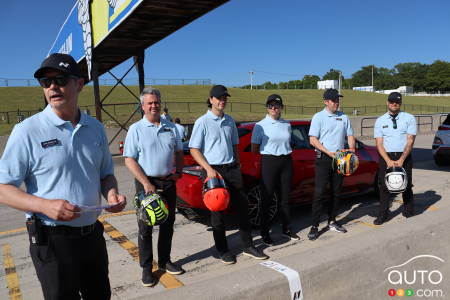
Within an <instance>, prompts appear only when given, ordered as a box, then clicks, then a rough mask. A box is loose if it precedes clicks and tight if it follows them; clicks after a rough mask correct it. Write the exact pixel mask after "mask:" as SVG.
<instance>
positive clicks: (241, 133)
mask: <svg viewBox="0 0 450 300" xmlns="http://www.w3.org/2000/svg"><path fill="white" fill-rule="evenodd" d="M237 130H238V135H239V137H240V138H241V137H243V136H244V135H247V134H248V133H250V131H251V130H250V129H248V128H244V127H239V128H238V129H237Z"/></svg>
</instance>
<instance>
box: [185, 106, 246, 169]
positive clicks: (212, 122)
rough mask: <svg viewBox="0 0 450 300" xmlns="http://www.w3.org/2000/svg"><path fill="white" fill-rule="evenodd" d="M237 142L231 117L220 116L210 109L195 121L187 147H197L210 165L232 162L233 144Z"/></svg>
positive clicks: (235, 130)
mask: <svg viewBox="0 0 450 300" xmlns="http://www.w3.org/2000/svg"><path fill="white" fill-rule="evenodd" d="M237 144H239V136H238V132H237V128H236V124H235V122H234V120H233V118H232V117H230V116H229V115H227V114H224V115H223V117H222V118H220V117H218V116H216V115H215V114H213V113H212V112H211V111H210V110H208V111H207V112H206V114H204V115H203V116H201V117H200V118H198V119H197V120H196V121H195V124H194V128H193V130H192V134H191V139H190V140H189V148H196V149H199V150H200V152H202V154H203V156H205V158H206V160H207V161H208V163H209V164H210V165H223V164H229V163H232V162H234V153H233V146H234V145H237Z"/></svg>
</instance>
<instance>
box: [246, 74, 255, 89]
mask: <svg viewBox="0 0 450 300" xmlns="http://www.w3.org/2000/svg"><path fill="white" fill-rule="evenodd" d="M254 73H255V72H254V71H250V72H248V74H249V75H250V89H251V90H253V74H254Z"/></svg>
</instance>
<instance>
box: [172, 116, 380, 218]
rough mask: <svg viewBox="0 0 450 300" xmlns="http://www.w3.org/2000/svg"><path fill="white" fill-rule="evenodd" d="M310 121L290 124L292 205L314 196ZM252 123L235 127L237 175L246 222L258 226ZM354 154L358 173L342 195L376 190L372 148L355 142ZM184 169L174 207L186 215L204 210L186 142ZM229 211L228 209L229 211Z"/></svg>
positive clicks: (273, 208) (275, 207) (257, 170)
mask: <svg viewBox="0 0 450 300" xmlns="http://www.w3.org/2000/svg"><path fill="white" fill-rule="evenodd" d="M310 124H311V122H310V121H291V126H292V139H291V142H292V149H293V152H292V159H293V162H294V173H293V178H292V191H291V194H290V202H291V204H292V205H300V204H309V203H312V200H313V196H314V161H315V152H314V148H313V147H312V146H311V145H310V144H309V137H308V132H309V126H310ZM254 126H255V123H254V122H252V123H241V124H239V125H238V126H237V127H238V133H239V151H240V157H241V163H242V167H241V172H242V176H243V180H244V186H245V187H246V192H247V196H248V202H249V219H250V222H251V223H252V224H253V225H255V226H258V225H259V224H260V210H259V208H260V201H261V187H260V156H261V155H260V154H254V153H252V152H251V151H250V146H251V142H250V141H251V136H252V130H253V127H254ZM356 154H357V156H358V158H359V167H358V170H357V171H356V172H355V173H354V174H352V175H351V176H348V177H345V178H344V183H343V187H342V195H343V196H348V195H352V194H358V193H364V192H368V191H371V190H373V189H377V170H378V154H377V150H376V148H375V147H373V146H368V145H364V144H363V143H362V142H360V141H358V140H357V141H356ZM184 160H185V168H184V169H183V173H184V174H183V177H182V178H181V179H180V180H178V182H177V207H178V210H179V211H180V212H181V213H183V214H185V215H188V216H191V215H192V212H193V211H196V212H197V213H198V210H207V208H206V207H205V205H204V203H203V201H202V192H201V190H202V182H201V181H200V178H199V176H200V171H201V168H200V166H198V165H196V163H195V161H194V160H193V159H192V157H191V155H190V154H189V148H188V145H187V142H186V143H185V159H184ZM270 207H271V209H270V215H271V217H274V216H275V214H276V213H277V211H278V204H277V201H276V196H275V197H274V199H273V201H272V203H271V206H270ZM232 210H233V208H232V207H230V208H228V211H232Z"/></svg>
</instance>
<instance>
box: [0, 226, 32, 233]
mask: <svg viewBox="0 0 450 300" xmlns="http://www.w3.org/2000/svg"><path fill="white" fill-rule="evenodd" d="M24 231H27V229H26V228H25V227H22V228H17V229H11V230H7V231H1V232H0V235H7V234H11V233H16V232H24Z"/></svg>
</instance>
